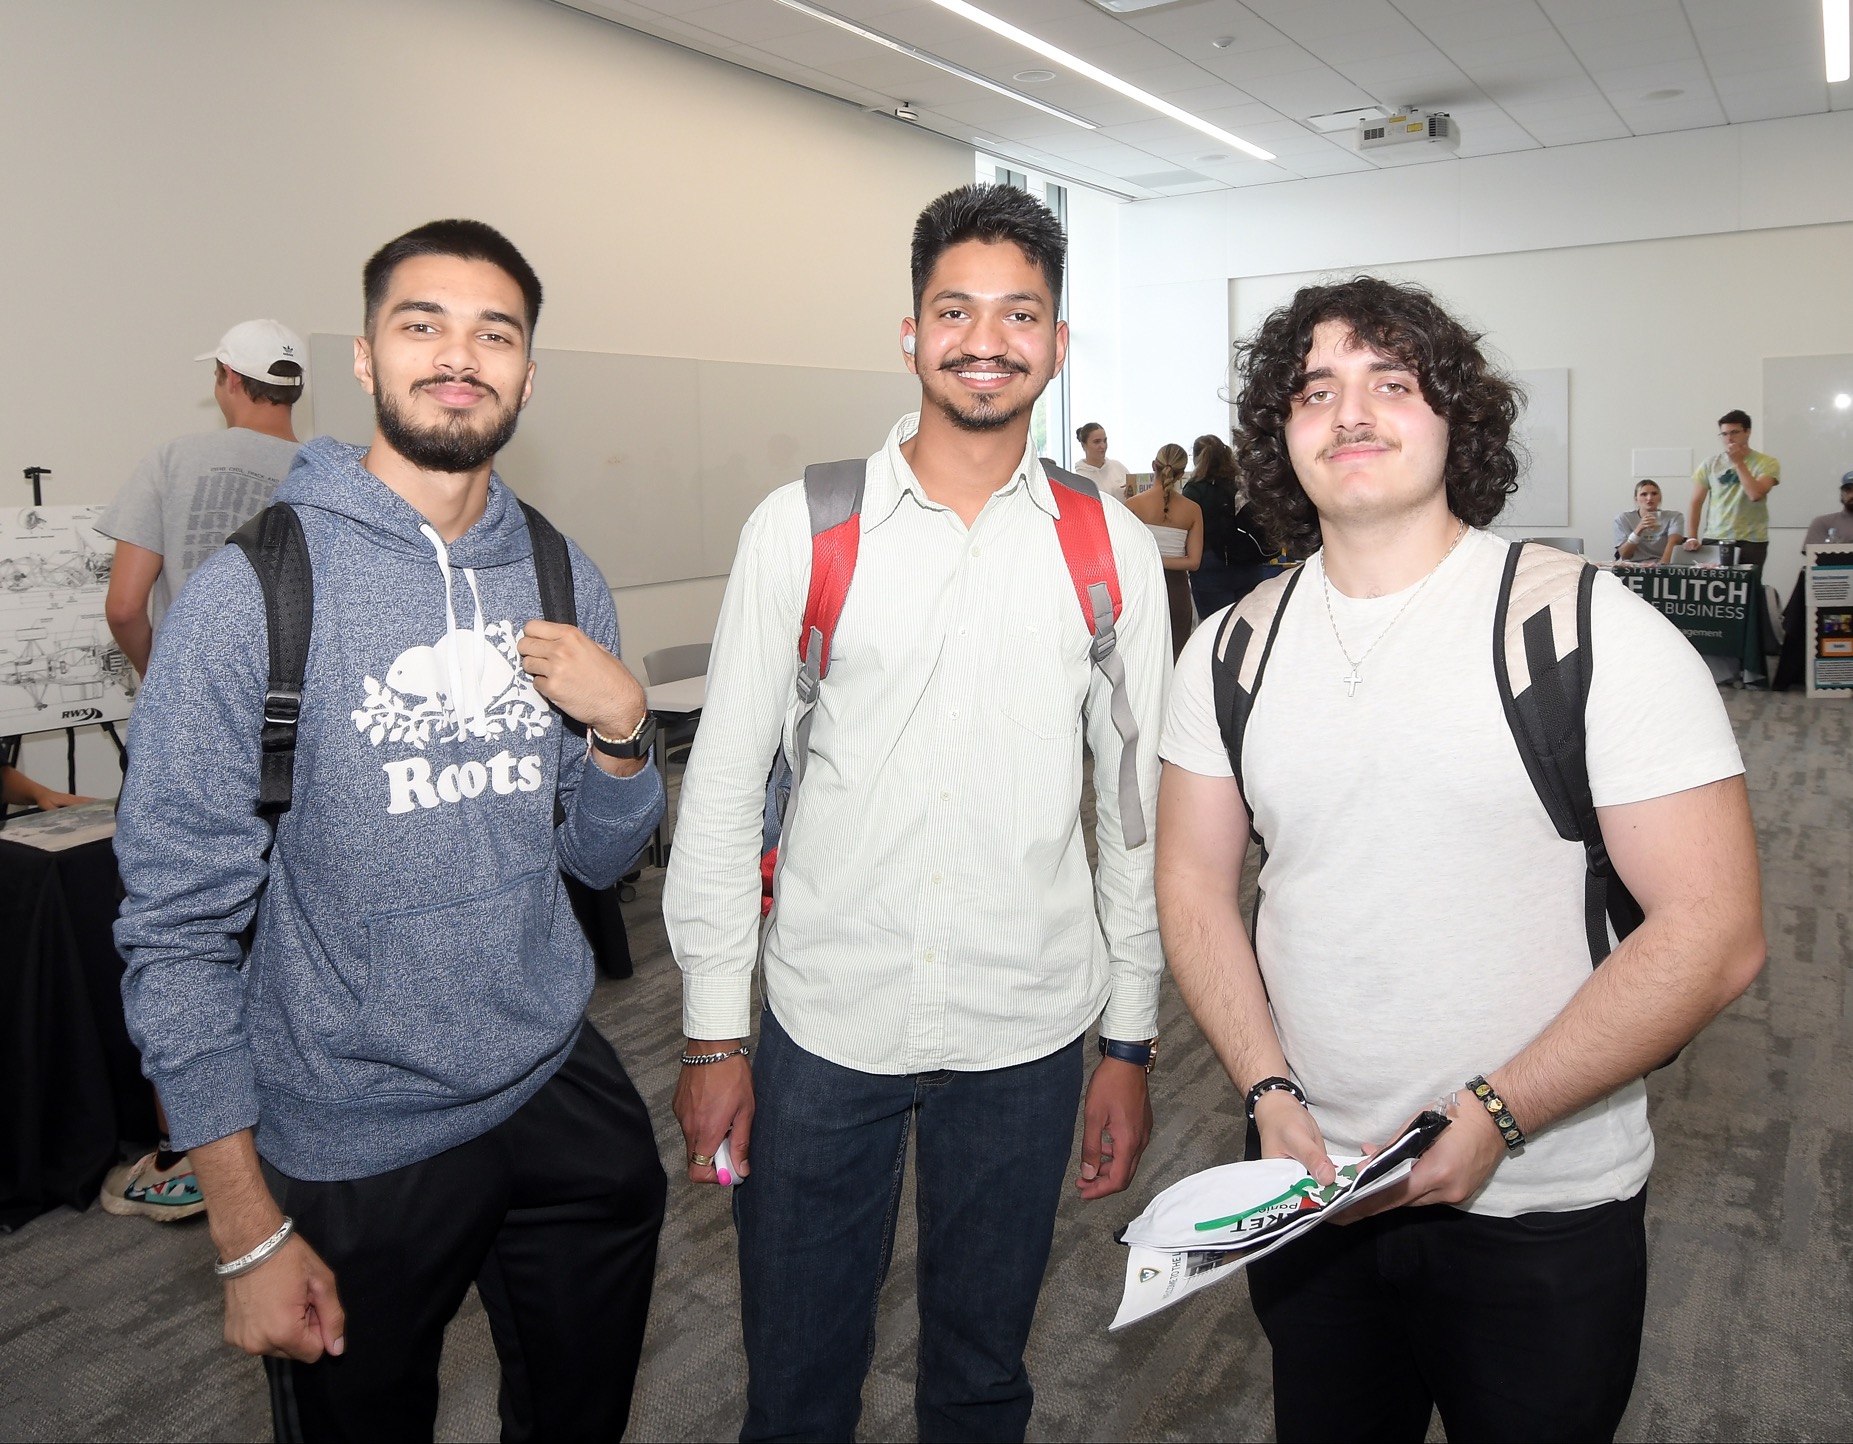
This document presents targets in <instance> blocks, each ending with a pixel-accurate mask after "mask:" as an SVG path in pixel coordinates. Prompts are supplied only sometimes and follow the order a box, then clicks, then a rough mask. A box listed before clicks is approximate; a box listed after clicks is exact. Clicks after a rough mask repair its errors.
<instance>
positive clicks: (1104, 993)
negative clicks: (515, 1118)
mask: <svg viewBox="0 0 1853 1444" xmlns="http://www.w3.org/2000/svg"><path fill="white" fill-rule="evenodd" d="M917 424H918V417H917V416H912V415H910V416H907V417H904V418H902V420H901V421H900V423H899V424H897V425H896V426H895V428H894V430H893V431H892V432H891V433H890V434H889V437H888V442H887V445H886V446H884V447H883V448H882V449H881V450H880V451H879V452H877V453H876V454H875V455H874V456H872V457H870V458H869V464H868V479H867V483H866V486H865V489H864V492H863V503H862V518H861V543H860V553H859V556H858V560H857V564H856V573H855V579H854V581H853V583H852V584H851V586H850V589H849V595H848V601H847V603H846V605H845V606H844V609H843V617H842V621H841V622H840V623H839V624H838V627H837V632H836V643H835V647H834V649H833V654H832V659H831V663H830V670H829V675H828V676H827V677H826V678H825V679H824V683H823V688H822V692H821V695H820V698H819V700H818V704H817V711H816V714H815V719H814V722H813V724H812V733H811V750H810V760H809V764H808V767H807V769H806V771H805V774H804V781H803V785H802V786H801V787H800V789H799V790H798V793H797V796H796V799H795V801H794V803H793V805H792V808H791V810H790V812H789V813H788V815H787V818H786V827H785V832H784V836H783V839H782V841H781V849H782V852H781V860H780V872H779V879H778V887H779V896H778V910H777V914H776V918H775V920H774V922H773V923H772V925H771V929H770V933H769V935H768V936H767V938H766V940H765V969H766V972H765V990H766V999H767V1002H768V1004H769V1005H770V1007H771V1009H772V1011H773V1012H774V1013H776V1014H777V1015H778V1019H779V1022H780V1023H781V1024H782V1025H783V1026H784V1027H785V1028H786V1030H787V1031H789V1032H790V1034H791V1035H792V1037H793V1038H795V1039H796V1040H797V1041H798V1043H799V1044H800V1045H801V1046H803V1047H804V1048H806V1049H807V1050H809V1051H811V1052H813V1053H816V1054H818V1055H820V1056H822V1057H824V1058H827V1059H829V1060H830V1061H831V1062H834V1063H839V1064H842V1065H843V1066H845V1067H850V1068H856V1069H859V1070H861V1071H864V1072H869V1073H912V1072H920V1071H926V1070H931V1069H940V1068H950V1069H981V1068H1002V1067H1007V1066H1009V1065H1011V1064H1013V1063H1020V1062H1025V1061H1028V1060H1030V1059H1033V1058H1040V1057H1043V1056H1045V1055H1047V1054H1049V1053H1051V1052H1053V1051H1055V1050H1056V1049H1057V1048H1060V1047H1062V1046H1063V1045H1064V1044H1066V1043H1068V1042H1069V1041H1070V1040H1071V1039H1073V1038H1074V1037H1076V1036H1077V1035H1078V1034H1080V1033H1081V1032H1082V1031H1083V1030H1084V1029H1085V1028H1086V1027H1087V1026H1088V1025H1089V1024H1090V1023H1091V1022H1093V1020H1094V1019H1095V1018H1097V1017H1099V1018H1101V1028H1102V1031H1103V1032H1104V1033H1105V1034H1106V1035H1107V1036H1108V1037H1114V1038H1125V1039H1143V1038H1149V1037H1151V1036H1152V1035H1153V1034H1154V1033H1155V1032H1156V1031H1157V1013H1158V978H1159V973H1160V971H1161V969H1162V967H1163V954H1162V953H1161V951H1160V948H1159V942H1158V922H1157V908H1156V902H1155V899H1154V895H1153V891H1152V845H1151V844H1150V843H1149V842H1147V843H1146V844H1145V845H1143V846H1141V847H1138V848H1135V849H1131V850H1128V849H1127V847H1126V846H1125V843H1124V841H1123V839H1122V835H1121V826H1120V799H1119V794H1118V776H1119V767H1118V762H1119V757H1120V739H1119V735H1118V733H1117V732H1115V730H1114V727H1113V722H1112V718H1111V716H1110V715H1109V706H1108V700H1109V690H1108V687H1107V683H1106V681H1105V679H1104V678H1102V676H1101V675H1100V673H1099V672H1098V671H1097V670H1096V669H1095V668H1094V667H1093V666H1092V664H1091V662H1090V660H1089V654H1088V649H1089V641H1090V637H1089V631H1088V627H1087V625H1086V623H1085V622H1084V621H1083V619H1082V615H1081V606H1080V602H1079V601H1078V600H1077V598H1076V595H1075V588H1074V583H1073V581H1072V580H1071V578H1070V576H1069V573H1068V569H1067V564H1066V563H1065V562H1064V560H1063V558H1062V551H1061V546H1060V544H1059V542H1058V541H1057V539H1056V533H1055V526H1054V523H1053V517H1054V516H1055V515H1056V510H1057V507H1056V500H1055V496H1054V494H1053V493H1052V491H1051V489H1050V487H1049V483H1048V480H1047V478H1046V477H1045V476H1044V475H1043V472H1042V468H1041V467H1040V466H1039V465H1038V464H1037V461H1036V454H1035V452H1034V450H1026V451H1025V452H1024V455H1023V460H1022V463H1021V464H1020V465H1019V467H1018V469H1017V472H1016V475H1015V476H1014V477H1012V479H1011V480H1010V482H1009V484H1008V485H1006V486H1004V487H1003V488H1001V489H1000V490H999V491H997V492H996V493H995V494H994V495H993V496H992V497H991V498H990V500H989V501H987V502H986V503H985V506H984V509H983V511H981V512H980V513H979V515H978V518H977V520H976V521H975V522H974V523H973V524H972V526H971V528H970V530H967V529H966V527H965V526H964V524H963V523H962V522H961V521H960V520H959V518H958V516H957V515H956V514H955V513H954V512H952V511H950V510H949V509H947V508H946V507H944V506H940V505H939V504H937V503H936V502H934V501H932V500H930V499H929V498H928V497H927V495H926V493H925V492H924V491H923V490H922V488H921V486H920V483H919V482H918V481H917V480H916V479H915V478H914V475H913V472H912V471H911V469H910V468H909V467H908V465H907V462H906V460H905V459H904V458H903V457H902V455H901V449H900V448H901V443H902V442H904V441H906V440H907V439H908V438H909V437H910V436H912V435H913V433H914V429H915V427H916V425H917ZM1103 504H1104V506H1105V509H1106V519H1107V529H1108V532H1109V535H1110V537H1111V539H1112V544H1113V554H1114V561H1115V564H1116V566H1117V568H1118V571H1119V580H1120V588H1121V594H1122V598H1123V607H1122V611H1121V616H1120V620H1119V626H1118V635H1119V652H1120V655H1121V656H1122V657H1123V658H1124V659H1125V664H1126V678H1127V689H1128V693H1129V696H1130V700H1131V703H1132V710H1133V715H1134V716H1135V718H1136V719H1137V721H1138V725H1139V744H1138V760H1139V779H1140V781H1139V786H1140V790H1141V793H1142V798H1143V803H1144V808H1145V814H1146V823H1147V832H1148V835H1149V834H1150V830H1151V824H1152V821H1153V814H1154V810H1155V807H1156V803H1157V797H1158V759H1157V745H1158V735H1159V731H1160V725H1161V721H1162V717H1163V713H1164V694H1165V689H1166V686H1167V684H1168V680H1169V672H1170V666H1169V663H1170V656H1171V651H1170V640H1169V630H1168V621H1167V611H1166V602H1165V588H1164V573H1163V570H1162V568H1161V566H1160V563H1159V560H1158V553H1157V549H1156V548H1155V547H1154V545H1153V543H1152V538H1151V534H1150V532H1148V531H1147V530H1146V528H1145V526H1144V525H1143V524H1142V523H1141V522H1140V521H1139V520H1138V518H1137V517H1135V516H1133V515H1132V513H1131V512H1129V511H1127V510H1126V509H1125V507H1124V506H1123V505H1122V504H1120V503H1119V502H1118V501H1116V500H1115V499H1113V498H1111V497H1108V498H1105V499H1104V502H1103ZM810 570H811V542H810V524H809V520H808V514H807V511H806V507H805V499H804V491H803V486H802V484H801V483H796V484H793V485H791V486H786V487H781V488H780V489H779V490H778V491H776V492H774V493H773V494H772V495H771V496H769V497H768V498H767V499H766V500H765V501H764V502H763V503H762V504H761V505H760V506H759V508H758V510H756V511H755V512H754V513H753V515H752V517H751V519H750V520H749V521H748V522H747V524H746V528H745V530H744V531H743V532H742V534H741V537H740V549H739V553H738V555H737V557H736V558H735V561H734V567H733V572H732V574H731V575H730V576H729V578H728V581H727V594H726V599H725V600H724V601H723V602H722V604H721V616H720V621H719V623H718V625H717V627H716V629H715V635H714V650H713V653H712V658H711V660H710V663H709V669H708V688H707V701H706V705H705V708H704V710H703V713H702V719H701V728H700V731H699V733H698V734H697V736H696V739H695V744H694V749H693V751H692V753H691V755H690V757H689V764H688V772H687V774H686V776H685V777H684V779H683V783H682V795H681V802H680V807H679V809H678V812H677V817H676V829H675V847H674V850H673V852H672V854H671V857H670V864H669V878H668V882H667V884H666V886H665V888H664V891H663V915H664V920H665V922H666V923H667V925H668V930H669V941H670V945H671V947H672V948H673V949H674V951H675V955H676V961H677V962H678V963H679V964H680V965H681V968H682V972H683V1018H684V1027H685V1029H686V1031H687V1033H688V1036H690V1037H691V1038H737V1037H744V1036H745V1035H746V1034H747V1033H748V1031H749V1026H750V1021H751V1020H750V1017H749V1011H750V1003H749V994H750V987H751V980H752V971H753V963H754V957H755V954H756V952H757V949H758V933H759V896H760V887H759V853H760V846H761V813H762V808H763V804H764V801H765V789H766V777H767V773H768V772H769V770H770V768H771V765H772V761H773V758H774V756H775V754H776V753H777V750H778V748H779V745H780V743H781V741H783V742H785V743H786V744H789V742H790V736H791V727H792V724H793V720H794V718H795V716H796V698H795V692H794V682H795V678H796V675H797V669H798V631H799V626H800V622H801V619H802V617H803V613H804V598H805V593H806V591H807V589H808V587H809V583H810ZM1084 740H1085V742H1086V745H1087V746H1088V747H1089V748H1090V749H1091V750H1092V751H1093V753H1094V755H1095V757H1096V758H1098V759H1099V763H1098V765H1097V766H1096V767H1095V769H1094V790H1095V807H1096V818H1097V824H1098V826H1097V837H1098V852H1099V874H1098V877H1097V878H1096V877H1090V875H1089V872H1088V863H1087V854H1086V849H1085V844H1084V839H1083V836H1082V830H1081V819H1080V797H1081V763H1082V745H1083V741H1084ZM1103 1008H1104V1009H1105V1015H1104V1017H1103V1016H1102V1009H1103Z"/></svg>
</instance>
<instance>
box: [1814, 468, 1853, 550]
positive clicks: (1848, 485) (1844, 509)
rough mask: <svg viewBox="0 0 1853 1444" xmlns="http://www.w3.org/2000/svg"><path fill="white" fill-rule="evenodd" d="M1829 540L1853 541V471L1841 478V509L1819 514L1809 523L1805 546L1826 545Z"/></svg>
mask: <svg viewBox="0 0 1853 1444" xmlns="http://www.w3.org/2000/svg"><path fill="white" fill-rule="evenodd" d="M1829 542H1853V471H1849V472H1847V473H1846V474H1845V475H1844V476H1842V477H1841V478H1840V510H1838V511H1830V512H1827V513H1826V514H1825V515H1822V516H1817V517H1816V518H1815V519H1814V520H1813V521H1811V522H1809V523H1808V535H1806V536H1805V537H1803V538H1802V545H1803V546H1805V547H1818V546H1826V545H1827V544H1828V543H1829Z"/></svg>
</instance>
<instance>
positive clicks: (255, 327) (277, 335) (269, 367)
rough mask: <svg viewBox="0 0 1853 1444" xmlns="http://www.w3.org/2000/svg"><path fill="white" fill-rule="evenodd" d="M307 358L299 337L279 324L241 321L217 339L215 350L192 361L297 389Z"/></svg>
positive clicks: (300, 382)
mask: <svg viewBox="0 0 1853 1444" xmlns="http://www.w3.org/2000/svg"><path fill="white" fill-rule="evenodd" d="M308 355H309V350H308V347H306V346H304V345H303V344H302V337H300V336H298V335H297V334H296V333H295V332H294V331H292V330H290V328H289V327H288V326H285V325H284V324H283V323H282V322H281V321H240V322H239V323H238V324H237V325H236V326H234V327H232V329H231V330H229V331H227V332H226V333H225V334H224V335H223V336H221V337H220V338H219V349H218V350H216V351H205V352H202V353H200V354H199V355H198V356H195V357H194V358H193V359H194V360H195V361H220V362H223V363H224V364H225V365H226V366H227V367H229V368H230V369H231V370H233V371H236V372H237V373H238V374H239V375H240V376H249V377H250V378H251V379H252V380H253V381H262V382H264V383H266V384H267V385H271V386H300V385H302V375H303V371H304V369H305V363H306V361H307V360H308ZM279 365H281V369H274V368H278V367H279Z"/></svg>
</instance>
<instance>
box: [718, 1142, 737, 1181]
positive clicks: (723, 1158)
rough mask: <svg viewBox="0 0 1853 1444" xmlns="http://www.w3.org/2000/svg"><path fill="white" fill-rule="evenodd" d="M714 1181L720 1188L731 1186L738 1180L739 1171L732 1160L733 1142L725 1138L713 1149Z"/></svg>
mask: <svg viewBox="0 0 1853 1444" xmlns="http://www.w3.org/2000/svg"><path fill="white" fill-rule="evenodd" d="M714 1181H715V1182H716V1183H718V1184H720V1186H721V1187H722V1188H732V1187H733V1186H734V1184H735V1183H737V1182H738V1181H739V1171H738V1170H737V1169H736V1168H735V1167H734V1161H733V1144H731V1143H730V1142H729V1141H728V1140H727V1139H725V1138H723V1139H722V1140H721V1146H720V1147H719V1148H717V1149H715V1150H714Z"/></svg>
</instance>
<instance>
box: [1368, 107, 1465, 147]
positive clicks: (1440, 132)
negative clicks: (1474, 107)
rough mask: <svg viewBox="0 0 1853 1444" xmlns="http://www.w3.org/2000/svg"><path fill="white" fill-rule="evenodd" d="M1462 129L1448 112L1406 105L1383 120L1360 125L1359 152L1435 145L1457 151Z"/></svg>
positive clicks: (1369, 121)
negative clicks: (1403, 146)
mask: <svg viewBox="0 0 1853 1444" xmlns="http://www.w3.org/2000/svg"><path fill="white" fill-rule="evenodd" d="M1460 143H1461V128H1460V127H1459V126H1458V125H1456V124H1455V123H1454V118H1453V117H1452V116H1450V115H1449V114H1448V113H1447V112H1446V111H1445V110H1421V109H1418V108H1417V107H1416V106H1413V105H1410V106H1405V107H1404V108H1403V109H1402V110H1399V111H1397V112H1396V114H1394V115H1391V116H1386V117H1385V118H1384V119H1382V120H1360V121H1359V122H1358V149H1359V150H1381V149H1382V148H1383V147H1385V146H1390V145H1432V146H1438V147H1440V148H1441V149H1442V150H1458V149H1459V148H1460Z"/></svg>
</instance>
